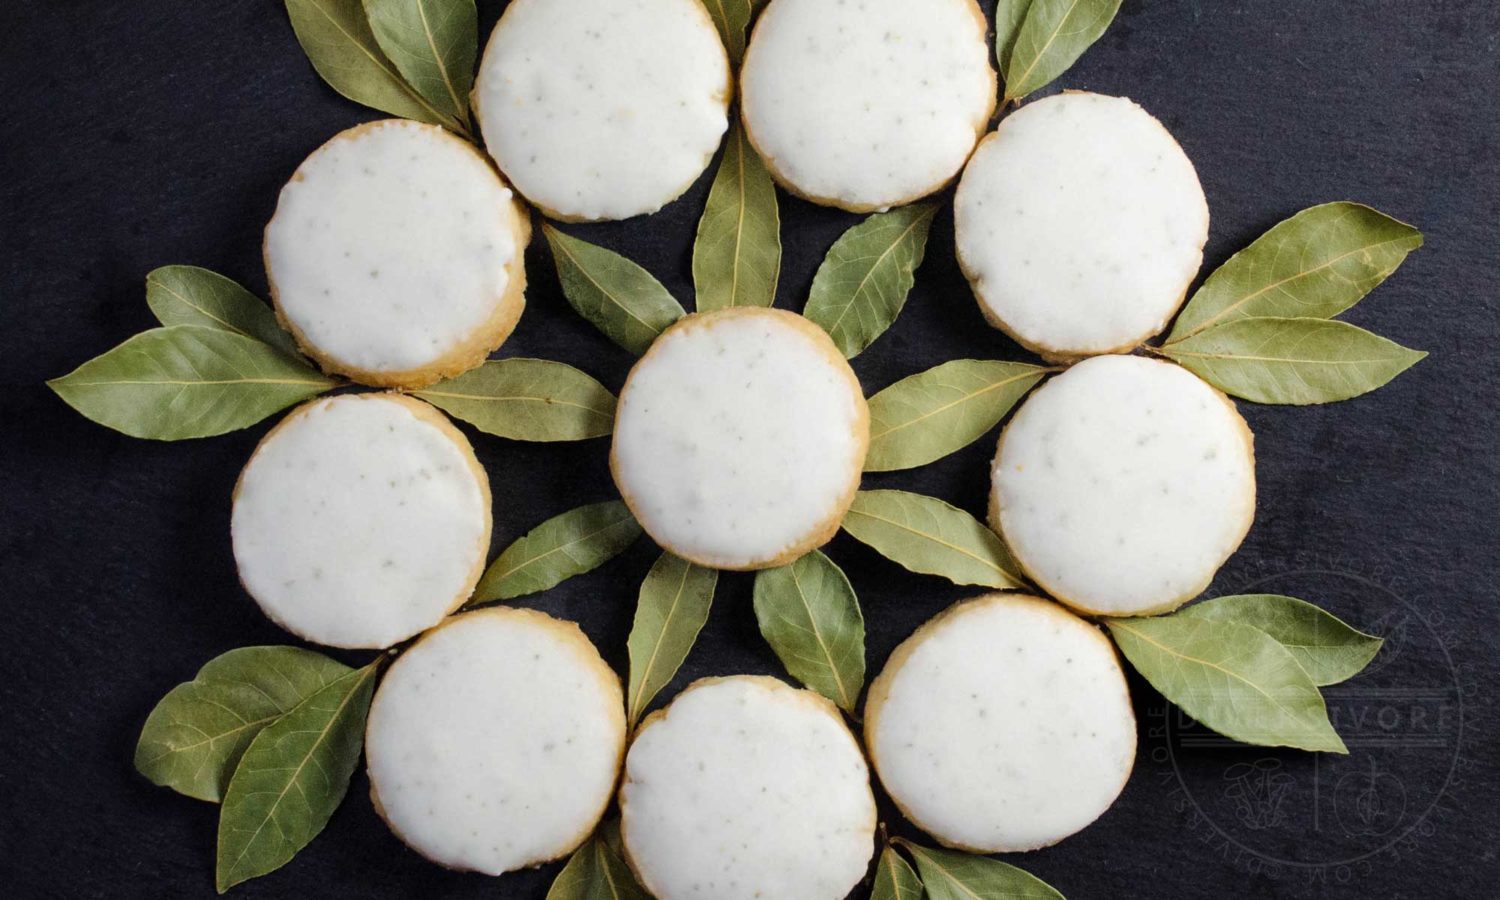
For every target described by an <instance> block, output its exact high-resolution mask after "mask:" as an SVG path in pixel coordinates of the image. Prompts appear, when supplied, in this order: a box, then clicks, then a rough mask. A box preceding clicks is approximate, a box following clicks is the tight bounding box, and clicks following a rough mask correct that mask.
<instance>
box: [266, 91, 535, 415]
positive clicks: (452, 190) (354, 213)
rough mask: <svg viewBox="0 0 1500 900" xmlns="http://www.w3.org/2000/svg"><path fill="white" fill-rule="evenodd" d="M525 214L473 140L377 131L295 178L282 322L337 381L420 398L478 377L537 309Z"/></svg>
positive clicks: (354, 135) (284, 210)
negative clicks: (530, 297) (528, 309)
mask: <svg viewBox="0 0 1500 900" xmlns="http://www.w3.org/2000/svg"><path fill="white" fill-rule="evenodd" d="M530 237H531V224H530V221H529V220H528V219H527V216H526V213H525V210H524V209H522V208H521V206H520V204H519V203H517V202H516V200H515V199H514V197H513V195H512V194H511V192H510V190H509V188H507V187H506V186H505V183H504V182H503V181H501V180H500V177H499V176H498V175H496V174H495V170H494V169H493V168H491V167H490V164H489V162H488V160H486V159H485V158H484V156H483V155H482V154H481V153H480V152H479V151H478V150H476V149H475V148H474V146H473V145H472V144H469V143H468V142H467V141H463V140H460V139H459V138H457V137H454V136H453V135H452V134H449V133H448V132H447V131H444V130H443V129H442V128H439V127H437V126H436V125H424V124H421V123H418V122H410V121H406V120H403V119H389V120H386V121H381V122H370V123H368V124H365V125H360V126H358V127H355V128H351V129H349V130H348V131H344V132H341V133H340V134H338V135H336V136H335V137H334V138H333V139H332V140H330V141H329V142H328V143H326V144H324V145H323V146H322V147H320V148H318V149H317V150H316V151H314V153H313V154H312V155H311V156H309V157H308V158H307V160H306V161H305V162H303V163H302V165H301V166H299V167H298V168H297V172H296V174H294V175H293V176H292V180H291V181H289V182H287V185H286V187H284V188H282V189H281V199H280V200H279V201H278V202H277V204H276V214H275V216H273V217H272V218H271V222H270V224H269V225H267V226H266V240H265V260H266V277H267V279H268V280H269V281H270V284H271V298H272V300H274V301H275V305H276V314H277V317H278V318H279V319H280V320H281V323H282V325H284V326H285V327H286V328H287V329H288V330H289V331H291V332H292V334H293V335H294V336H295V337H296V339H297V343H298V345H299V346H301V347H302V349H303V351H304V352H306V353H307V355H308V356H311V357H312V358H313V359H315V360H317V361H318V364H319V365H321V366H322V367H323V368H324V369H325V370H326V371H328V372H330V373H335V374H339V375H347V376H348V377H350V378H352V379H354V380H355V381H360V382H363V383H365V384H373V385H377V386H380V387H400V388H419V387H425V386H427V385H429V384H432V383H433V382H435V381H438V380H439V379H441V378H447V377H450V376H452V375H457V374H458V373H460V372H463V371H466V370H468V369H472V368H473V367H475V366H477V365H479V364H480V363H482V362H484V359H485V357H486V356H488V355H489V354H490V351H492V350H494V349H495V348H496V347H499V346H500V344H501V343H502V342H504V340H505V339H506V338H507V337H509V336H510V333H511V331H513V330H514V329H515V327H516V322H517V321H518V320H519V319H520V318H521V308H522V307H523V306H524V304H525V300H524V292H525V288H526V267H525V265H524V264H523V261H522V255H523V252H524V251H525V249H526V243H527V241H529V240H530Z"/></svg>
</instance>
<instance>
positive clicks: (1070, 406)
mask: <svg viewBox="0 0 1500 900" xmlns="http://www.w3.org/2000/svg"><path fill="white" fill-rule="evenodd" d="M991 477H992V489H991V492H990V522H991V524H992V525H993V526H994V528H995V529H996V530H997V531H999V532H1000V533H1001V535H1002V536H1003V537H1004V538H1005V541H1006V543H1007V544H1009V545H1010V549H1011V552H1012V553H1013V554H1014V555H1015V558H1016V561H1017V562H1019V563H1020V564H1021V567H1022V568H1024V569H1025V570H1026V573H1027V574H1028V575H1029V576H1031V580H1032V581H1033V582H1035V583H1036V584H1037V585H1039V586H1041V587H1042V588H1044V589H1046V591H1047V592H1048V593H1049V594H1051V595H1052V596H1054V597H1056V598H1057V599H1059V600H1061V601H1063V602H1064V603H1067V604H1068V605H1069V606H1073V607H1075V608H1077V609H1080V610H1083V611H1085V612H1090V613H1097V614H1100V615H1111V616H1137V615H1149V614H1153V613H1160V612H1166V611H1167V610H1170V609H1174V608H1176V607H1178V606H1180V605H1182V604H1183V603H1186V602H1187V601H1188V600H1191V599H1193V598H1194V597H1196V596H1197V595H1198V594H1199V593H1200V592H1201V591H1202V590H1203V589H1204V588H1205V587H1207V586H1208V583H1209V582H1210V581H1211V580H1212V579H1213V576H1214V572H1216V571H1218V568H1219V566H1221V565H1223V563H1224V560H1226V559H1228V558H1229V555H1230V554H1231V553H1233V552H1234V551H1235V548H1236V547H1238V546H1239V545H1240V541H1241V540H1242V539H1243V538H1244V537H1245V533H1246V532H1247V531H1249V530H1250V520H1251V519H1252V518H1253V517H1254V515H1255V449H1254V439H1253V438H1252V437H1251V434H1250V428H1249V427H1248V426H1247V425H1246V424H1245V420H1244V419H1242V418H1240V414H1239V412H1238V411H1236V410H1235V408H1234V404H1233V403H1232V402H1231V401H1230V400H1229V398H1228V397H1225V396H1224V395H1223V394H1221V393H1219V392H1218V391H1217V390H1214V389H1213V388H1212V387H1210V386H1209V385H1208V384H1206V383H1205V382H1203V381H1202V380H1200V379H1199V378H1198V377H1197V376H1195V375H1193V374H1192V373H1190V372H1188V371H1187V370H1186V369H1183V368H1180V367H1178V366H1175V365H1173V364H1171V363H1167V362H1160V361H1157V360H1152V359H1146V358H1144V357H1139V356H1099V357H1095V358H1093V359H1087V360H1084V361H1083V362H1081V363H1078V364H1077V365H1075V366H1073V367H1072V368H1071V369H1069V370H1068V371H1066V372H1064V373H1063V374H1061V375H1058V376H1057V377H1055V378H1053V379H1051V380H1049V381H1047V382H1046V383H1045V384H1043V385H1042V387H1041V388H1039V389H1038V390H1036V391H1035V392H1034V393H1032V395H1031V396H1030V397H1028V398H1027V399H1026V402H1025V403H1023V404H1022V405H1021V408H1020V410H1019V411H1017V412H1016V415H1015V418H1014V419H1012V420H1011V422H1010V424H1009V425H1007V426H1006V427H1005V430H1004V431H1003V432H1002V433H1001V435H1000V446H999V449H998V450H997V452H996V454H995V463H994V467H993V469H992V470H991Z"/></svg>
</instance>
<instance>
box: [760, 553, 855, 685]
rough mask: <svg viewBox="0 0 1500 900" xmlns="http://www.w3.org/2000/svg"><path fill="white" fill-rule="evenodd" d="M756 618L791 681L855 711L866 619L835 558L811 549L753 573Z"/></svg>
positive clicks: (761, 631)
mask: <svg viewBox="0 0 1500 900" xmlns="http://www.w3.org/2000/svg"><path fill="white" fill-rule="evenodd" d="M755 618H756V621H758V622H759V623H760V633H761V635H762V636H763V637H765V639H766V643H768V644H770V645H771V649H772V650H773V651H775V653H776V657H777V658H778V659H780V660H781V664H782V665H784V666H786V670H787V671H788V672H790V673H791V674H792V677H794V678H796V679H797V680H798V681H800V682H802V683H803V684H805V685H807V686H808V687H810V688H812V689H813V690H815V691H817V692H818V693H820V694H822V695H823V696H825V697H827V698H828V699H830V700H832V701H833V702H834V703H836V704H838V706H839V708H841V709H844V710H846V711H848V712H853V711H854V705H855V704H856V703H857V702H859V693H860V690H861V688H863V687H864V683H865V619H864V615H863V614H862V613H861V612H860V609H859V600H858V598H857V597H855V595H854V588H853V587H851V586H850V584H849V579H848V578H847V577H845V575H844V572H843V570H842V569H840V568H839V567H838V566H837V565H835V564H834V562H833V560H831V559H829V558H828V557H827V556H825V555H823V553H822V552H820V551H818V550H814V551H812V552H811V553H809V554H807V555H806V556H804V557H802V558H801V559H799V560H797V561H796V562H794V563H792V564H791V565H786V566H780V567H778V568H775V569H762V570H761V571H759V572H757V573H756V575H755Z"/></svg>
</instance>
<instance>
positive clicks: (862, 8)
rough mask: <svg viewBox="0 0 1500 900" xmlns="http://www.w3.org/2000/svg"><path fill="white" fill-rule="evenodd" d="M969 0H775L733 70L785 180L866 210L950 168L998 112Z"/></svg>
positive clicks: (749, 123) (950, 172)
mask: <svg viewBox="0 0 1500 900" xmlns="http://www.w3.org/2000/svg"><path fill="white" fill-rule="evenodd" d="M987 31H988V25H987V23H986V22H985V18H984V13H983V12H981V11H980V9H979V5H978V4H977V3H975V2H974V0H926V2H922V3H913V2H912V0H863V2H860V3H844V2H834V0H772V2H771V3H770V4H769V5H768V6H767V7H766V8H765V10H764V11H763V12H762V13H761V15H760V19H759V20H758V21H757V22H756V25H755V30H754V32H753V34H752V37H751V40H750V46H749V48H748V49H747V50H746V51H745V63H744V66H743V67H742V68H741V70H740V92H741V95H742V96H741V107H742V108H741V116H742V117H743V119H744V121H745V131H746V134H748V135H749V137H750V141H751V143H752V144H754V145H755V148H756V150H757V151H759V153H760V155H761V157H762V158H763V159H764V160H765V162H766V166H767V167H768V168H769V169H770V171H771V174H772V175H773V176H775V178H776V180H777V181H778V182H780V183H781V185H782V186H783V187H785V188H786V189H787V190H789V191H791V192H792V193H794V194H797V195H798V196H801V197H804V198H806V199H808V200H811V201H813V202H814V203H822V204H824V205H828V206H837V207H841V208H843V209H847V210H852V211H854V212H869V211H871V210H880V209H886V208H888V207H892V206H899V205H901V204H903V203H909V202H911V201H913V200H916V199H918V198H920V197H925V196H926V195H928V194H930V193H932V192H934V191H936V190H938V189H940V188H942V187H943V186H944V185H946V184H947V183H948V182H949V181H951V180H952V179H953V177H954V176H955V175H957V174H958V170H959V169H961V168H962V167H963V164H964V160H966V159H968V158H969V154H970V153H971V152H972V151H973V150H974V142H975V141H977V140H979V136H980V135H981V134H983V133H984V129H985V126H986V124H987V123H988V122H989V119H990V116H991V115H992V114H993V113H994V111H995V94H996V85H995V71H994V69H993V68H992V67H991V65H990V49H989V42H988V40H987V39H986V34H987Z"/></svg>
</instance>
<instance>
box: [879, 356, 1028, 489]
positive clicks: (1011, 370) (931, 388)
mask: <svg viewBox="0 0 1500 900" xmlns="http://www.w3.org/2000/svg"><path fill="white" fill-rule="evenodd" d="M1049 371H1050V370H1049V369H1044V368H1042V367H1041V366H1033V365H1028V364H1026V363H1013V362H1000V361H998V360H987V359H955V360H953V361H951V362H946V363H943V364H942V365H939V366H934V367H933V368H931V369H928V370H927V371H925V372H918V373H917V374H915V375H909V376H907V377H906V378H903V379H901V380H900V381H898V382H896V383H895V384H893V385H891V386H890V387H888V388H886V389H885V390H883V391H881V392H880V393H878V394H876V395H875V396H873V397H871V398H870V450H869V453H868V454H867V455H866V456H865V471H866V472H890V471H893V470H896V469H910V468H913V467H914V466H920V465H925V464H927V463H930V462H932V461H934V460H938V459H942V458H943V457H944V456H947V455H948V454H950V453H952V452H953V451H955V450H958V449H960V448H962V447H966V446H968V445H969V444H971V443H973V442H974V441H976V440H978V439H979V438H980V437H981V436H982V435H983V434H984V433H985V432H986V431H989V430H990V429H991V428H994V427H995V426H996V425H998V424H999V423H1000V420H1001V419H1003V418H1005V414H1006V413H1008V412H1010V410H1011V407H1013V406H1015V405H1016V403H1017V401H1019V400H1020V399H1021V398H1022V397H1024V396H1025V395H1026V392H1027V391H1029V390H1031V389H1032V387H1034V386H1035V385H1036V383H1037V382H1038V381H1041V380H1042V376H1044V375H1046V374H1047V372H1049Z"/></svg>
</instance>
